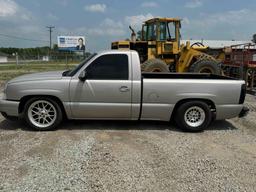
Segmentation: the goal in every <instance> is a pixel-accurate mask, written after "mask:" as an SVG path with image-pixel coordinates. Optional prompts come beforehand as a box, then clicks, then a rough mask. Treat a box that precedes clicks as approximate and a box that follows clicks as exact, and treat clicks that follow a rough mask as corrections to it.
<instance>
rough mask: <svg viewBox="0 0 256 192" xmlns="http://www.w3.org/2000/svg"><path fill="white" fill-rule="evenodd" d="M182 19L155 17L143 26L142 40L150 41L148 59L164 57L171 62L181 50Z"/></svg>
mask: <svg viewBox="0 0 256 192" xmlns="http://www.w3.org/2000/svg"><path fill="white" fill-rule="evenodd" d="M180 28H181V24H180V19H175V18H154V19H150V20H148V21H146V22H145V23H144V24H143V26H142V32H141V34H142V35H141V40H142V41H145V42H148V59H153V58H164V59H166V60H168V61H166V62H167V63H171V62H173V61H174V59H175V58H174V57H175V55H177V54H179V52H180Z"/></svg>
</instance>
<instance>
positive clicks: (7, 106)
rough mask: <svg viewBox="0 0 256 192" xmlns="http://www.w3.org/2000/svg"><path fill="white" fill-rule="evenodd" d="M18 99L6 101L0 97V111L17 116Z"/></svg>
mask: <svg viewBox="0 0 256 192" xmlns="http://www.w3.org/2000/svg"><path fill="white" fill-rule="evenodd" d="M19 104H20V102H19V101H8V100H6V99H4V98H3V97H0V112H3V113H6V114H7V115H8V116H15V117H18V116H19Z"/></svg>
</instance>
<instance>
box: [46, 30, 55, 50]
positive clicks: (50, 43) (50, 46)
mask: <svg viewBox="0 0 256 192" xmlns="http://www.w3.org/2000/svg"><path fill="white" fill-rule="evenodd" d="M46 28H48V29H49V32H50V49H52V29H54V28H55V27H54V26H46Z"/></svg>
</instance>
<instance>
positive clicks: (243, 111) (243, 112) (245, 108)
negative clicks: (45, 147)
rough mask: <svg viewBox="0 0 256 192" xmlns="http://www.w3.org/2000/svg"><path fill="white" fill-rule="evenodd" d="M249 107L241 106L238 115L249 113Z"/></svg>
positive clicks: (242, 115) (243, 115)
mask: <svg viewBox="0 0 256 192" xmlns="http://www.w3.org/2000/svg"><path fill="white" fill-rule="evenodd" d="M249 111H250V109H249V108H248V107H243V109H242V110H241V112H240V113H239V117H240V118H242V117H245V116H246V115H247V114H248V113H249Z"/></svg>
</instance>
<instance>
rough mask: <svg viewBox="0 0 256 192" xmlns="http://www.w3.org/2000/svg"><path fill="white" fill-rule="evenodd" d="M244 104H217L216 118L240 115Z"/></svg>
mask: <svg viewBox="0 0 256 192" xmlns="http://www.w3.org/2000/svg"><path fill="white" fill-rule="evenodd" d="M243 108H244V106H243V105H242V104H238V105H217V106H216V119H217V120H222V119H230V118H234V117H237V116H239V114H240V113H241V111H242V110H243Z"/></svg>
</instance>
